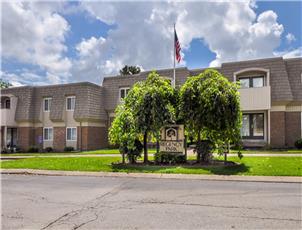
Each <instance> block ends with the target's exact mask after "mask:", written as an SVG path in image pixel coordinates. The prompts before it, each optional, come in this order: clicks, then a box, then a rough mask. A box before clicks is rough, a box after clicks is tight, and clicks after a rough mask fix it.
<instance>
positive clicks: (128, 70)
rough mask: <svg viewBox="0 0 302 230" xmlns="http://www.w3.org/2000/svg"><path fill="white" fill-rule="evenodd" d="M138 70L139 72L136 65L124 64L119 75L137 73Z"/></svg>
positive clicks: (139, 70)
mask: <svg viewBox="0 0 302 230" xmlns="http://www.w3.org/2000/svg"><path fill="white" fill-rule="evenodd" d="M140 72H141V69H140V67H138V66H127V65H125V66H124V67H123V68H122V69H121V70H120V74H121V75H133V74H138V73H140Z"/></svg>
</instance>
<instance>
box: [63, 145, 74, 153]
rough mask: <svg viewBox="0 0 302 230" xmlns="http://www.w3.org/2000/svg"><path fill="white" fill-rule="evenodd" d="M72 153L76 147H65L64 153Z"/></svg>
mask: <svg viewBox="0 0 302 230" xmlns="http://www.w3.org/2000/svg"><path fill="white" fill-rule="evenodd" d="M72 151H74V147H72V146H65V148H64V152H72Z"/></svg>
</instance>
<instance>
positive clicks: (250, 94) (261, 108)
mask: <svg viewBox="0 0 302 230" xmlns="http://www.w3.org/2000/svg"><path fill="white" fill-rule="evenodd" d="M216 69H217V70H218V71H220V72H221V73H222V74H223V75H224V76H226V77H227V78H228V80H229V81H240V83H241V89H240V90H239V91H240V99H241V109H242V112H243V124H242V139H243V142H244V145H245V146H248V147H265V146H271V147H273V148H287V147H293V145H294V142H295V141H296V140H297V139H298V138H301V136H302V58H293V59H283V58H280V57H278V58H268V59H259V60H251V61H240V62H230V63H223V64H222V65H221V67H219V68H216ZM203 70H204V69H194V70H189V69H187V68H186V67H184V68H177V69H176V86H181V85H182V84H183V83H184V82H185V81H186V79H187V78H188V77H189V76H194V75H197V74H199V73H201V72H202V71H203ZM157 72H158V73H159V74H160V75H161V76H164V77H167V78H170V79H171V80H172V77H173V69H164V70H158V71H157ZM149 73H150V71H146V72H142V73H140V74H136V75H131V76H111V77H106V78H104V80H103V83H102V85H96V84H92V83H88V82H83V83H71V84H65V85H51V86H37V87H32V86H24V87H16V88H9V89H3V90H2V91H1V138H0V139H1V146H2V147H7V146H18V147H20V148H21V149H24V150H26V149H27V148H29V146H37V147H39V148H40V149H45V148H46V147H52V148H53V149H55V150H57V151H62V150H63V149H64V147H65V146H72V147H74V148H75V149H78V150H92V149H99V148H105V147H107V146H108V127H109V126H110V124H111V122H112V121H113V119H114V110H115V108H116V106H117V105H118V104H119V103H121V101H122V100H123V98H124V97H125V96H126V95H127V93H128V91H129V89H130V88H131V86H132V85H133V84H134V83H135V82H137V81H141V80H145V79H146V77H147V76H148V74H149Z"/></svg>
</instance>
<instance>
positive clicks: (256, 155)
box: [0, 153, 302, 160]
mask: <svg viewBox="0 0 302 230" xmlns="http://www.w3.org/2000/svg"><path fill="white" fill-rule="evenodd" d="M149 156H153V154H149ZM214 156H217V154H214ZM236 156H237V154H234V153H230V154H228V157H236ZM243 156H244V157H302V153H301V154H300V153H258V154H243ZM34 157H43V158H52V157H62V158H64V157H121V155H120V154H70V155H60V154H58V155H51V156H49V155H48V156H47V155H46V156H43V155H38V156H34V155H32V156H4V155H2V156H1V157H0V160H14V159H25V158H34Z"/></svg>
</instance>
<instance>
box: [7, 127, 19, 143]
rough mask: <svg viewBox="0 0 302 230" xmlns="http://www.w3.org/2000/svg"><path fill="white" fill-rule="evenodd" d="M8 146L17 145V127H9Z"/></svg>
mask: <svg viewBox="0 0 302 230" xmlns="http://www.w3.org/2000/svg"><path fill="white" fill-rule="evenodd" d="M6 146H8V147H16V146H17V128H7V136H6Z"/></svg>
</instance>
